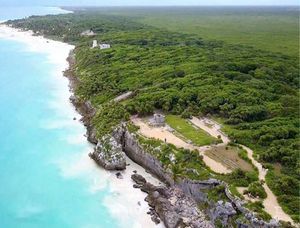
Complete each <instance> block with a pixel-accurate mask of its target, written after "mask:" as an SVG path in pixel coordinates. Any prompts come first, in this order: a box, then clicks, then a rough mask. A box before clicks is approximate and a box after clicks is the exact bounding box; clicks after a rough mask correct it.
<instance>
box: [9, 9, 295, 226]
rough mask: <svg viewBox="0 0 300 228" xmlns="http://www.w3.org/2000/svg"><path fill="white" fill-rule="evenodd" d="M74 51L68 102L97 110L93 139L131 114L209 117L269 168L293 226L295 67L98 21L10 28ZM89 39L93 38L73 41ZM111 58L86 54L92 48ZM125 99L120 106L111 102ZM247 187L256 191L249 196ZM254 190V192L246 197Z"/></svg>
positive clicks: (43, 21)
mask: <svg viewBox="0 0 300 228" xmlns="http://www.w3.org/2000/svg"><path fill="white" fill-rule="evenodd" d="M8 23H9V24H12V25H13V26H16V27H21V28H25V29H30V30H33V31H34V32H37V33H38V34H43V35H46V36H48V37H52V38H55V39H59V40H63V41H65V42H69V43H73V44H76V49H75V55H76V73H77V75H78V77H79V80H80V84H79V86H78V88H77V90H76V94H77V95H78V96H79V97H80V98H81V99H83V100H87V99H89V100H91V102H92V104H93V105H94V106H95V107H97V108H98V109H99V111H98V113H97V115H96V116H95V118H94V120H93V121H94V123H95V125H96V126H97V129H98V134H99V136H101V135H103V134H105V133H108V132H109V131H110V130H111V129H112V128H113V127H114V126H115V125H116V124H118V123H119V121H120V120H126V119H128V116H129V115H130V114H140V115H145V114H150V113H153V111H154V110H156V109H160V110H163V111H165V112H168V113H172V114H177V115H182V116H183V117H185V118H189V117H190V116H191V115H198V116H199V115H200V116H201V115H211V116H212V117H214V118H218V119H219V120H221V121H222V122H223V123H224V126H225V127H224V130H225V131H226V132H227V133H228V134H229V136H230V137H231V138H232V139H233V140H234V141H235V142H237V143H241V144H244V145H247V146H249V147H250V148H252V149H253V150H254V151H255V152H256V155H257V159H259V160H260V161H261V162H263V163H264V165H265V166H266V167H268V168H269V173H268V176H267V177H268V179H267V180H268V181H267V183H268V185H269V186H270V188H271V189H272V190H273V191H274V193H275V194H276V195H278V199H279V202H280V203H281V205H282V206H283V209H284V210H285V211H286V212H287V213H289V214H290V215H292V217H293V219H295V220H296V221H299V214H298V212H299V210H300V208H299V203H298V202H299V190H300V189H299V183H300V182H299V181H300V176H299V174H300V159H299V149H300V143H299V123H300V122H299V90H298V89H299V62H298V58H297V57H293V56H287V55H284V54H279V53H272V52H268V51H262V50H258V49H256V48H255V47H250V46H243V45H233V44H226V43H224V42H222V41H210V40H205V39H202V38H201V37H199V36H198V35H192V34H183V33H178V32H169V31H166V30H163V29H159V28H155V27H152V26H149V25H144V24H141V23H138V22H137V21H135V20H134V18H128V17H125V16H114V15H105V14H104V13H103V12H102V13H99V12H97V11H93V12H86V11H77V12H75V13H74V14H66V15H58V16H44V17H37V16H34V17H30V18H27V19H25V20H16V21H8ZM89 29H92V30H93V31H94V32H95V33H96V35H95V36H94V37H86V36H82V35H81V32H83V31H85V30H89ZM93 39H97V40H98V41H99V42H100V41H101V42H103V43H109V44H110V45H111V46H112V48H110V49H105V50H100V49H98V48H94V49H91V45H92V40H93ZM128 91H132V92H134V96H133V97H131V98H130V99H128V100H125V101H123V102H121V103H118V104H114V103H112V102H111V101H112V100H113V98H115V97H116V96H118V95H121V94H123V93H125V92H128ZM254 187H255V186H254ZM254 187H253V188H254Z"/></svg>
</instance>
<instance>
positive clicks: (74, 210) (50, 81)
mask: <svg viewBox="0 0 300 228" xmlns="http://www.w3.org/2000/svg"><path fill="white" fill-rule="evenodd" d="M4 11H5V10H4V9H0V12H4ZM34 12H36V8H35V9H34ZM38 12H40V14H45V13H49V12H48V11H47V10H45V9H44V10H43V13H41V11H38ZM59 12H60V11H59ZM51 13H54V12H53V8H52V9H51ZM26 15H30V10H29V9H28V8H27V11H26ZM23 16H24V12H23V11H22V14H21V15H20V14H18V13H17V11H14V10H12V11H11V14H9V12H8V10H6V14H5V16H3V15H1V17H0V19H2V20H3V19H12V18H18V17H23ZM55 69H56V65H55V64H53V63H51V62H50V61H49V59H48V57H47V56H46V55H45V54H44V53H39V52H32V51H31V50H29V49H28V47H27V46H26V44H24V43H22V42H17V41H14V40H9V39H0V227H1V228H19V227H20V228H27V227H30V228H32V227H38V228H47V227H59V228H60V227H61V228H68V227H72V228H77V227H80V228H81V227H82V228H94V227H97V228H98V227H100V228H102V227H104V228H114V227H116V228H118V227H128V228H131V227H141V226H140V225H139V224H135V223H134V222H133V221H134V216H135V215H137V214H135V211H137V209H133V208H132V207H131V206H130V205H128V207H129V208H126V205H124V204H116V203H118V200H120V199H118V195H120V193H118V192H117V189H118V184H115V185H114V187H113V188H112V186H111V185H110V182H113V181H116V177H115V175H114V174H110V173H108V172H106V171H104V170H101V169H100V168H98V167H97V166H96V165H95V164H94V162H92V161H91V160H90V159H89V158H88V156H87V153H88V152H90V151H91V150H92V147H91V146H90V145H89V144H88V143H87V141H86V138H85V137H84V136H83V135H84V134H85V129H84V127H83V125H82V124H81V123H80V121H79V118H80V116H79V115H78V114H77V113H76V112H75V110H74V108H73V107H72V106H71V104H70V103H69V101H68V96H69V94H68V89H67V88H68V81H67V79H66V78H64V77H62V76H61V75H60V74H58V73H57V71H56V70H55ZM73 117H76V120H73ZM123 184H124V182H123ZM131 188H132V187H131ZM132 189H133V188H132ZM120 191H122V189H121V190H120ZM132 191H137V190H132ZM135 194H140V193H134V192H133V195H135ZM124 200H125V202H126V199H124ZM130 203H132V202H131V201H129V204H130ZM134 205H136V202H134ZM130 207H131V208H130ZM129 212H130V213H129ZM128 213H129V214H128ZM120 214H121V215H122V214H123V215H124V216H123V217H120ZM144 228H145V226H144Z"/></svg>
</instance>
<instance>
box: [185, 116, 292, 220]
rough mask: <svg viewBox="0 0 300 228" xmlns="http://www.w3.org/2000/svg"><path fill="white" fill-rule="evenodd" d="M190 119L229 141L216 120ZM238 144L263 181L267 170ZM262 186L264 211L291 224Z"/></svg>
mask: <svg viewBox="0 0 300 228" xmlns="http://www.w3.org/2000/svg"><path fill="white" fill-rule="evenodd" d="M190 121H191V122H192V123H193V124H194V125H196V126H197V127H199V128H201V129H203V130H204V131H206V132H208V133H209V134H210V135H212V136H214V137H216V136H218V135H220V136H221V139H222V140H223V143H226V144H227V143H228V142H230V139H229V138H228V137H227V136H226V135H225V134H224V133H223V132H221V125H220V124H218V123H217V122H215V121H213V120H210V119H207V118H202V119H198V118H196V117H193V118H192V119H191V120H190ZM240 146H241V147H242V148H243V149H244V150H246V151H247V154H248V157H249V158H250V160H251V161H252V163H253V165H254V166H255V167H256V168H257V169H258V178H259V180H263V181H264V182H265V180H266V179H265V177H266V174H267V171H268V170H267V169H264V168H263V166H262V164H260V163H259V162H258V161H256V160H255V159H254V157H253V150H251V149H250V148H248V147H246V146H244V145H240ZM263 187H264V189H265V191H266V193H267V198H266V199H265V200H264V201H263V205H264V207H265V211H266V212H268V213H269V214H270V215H271V216H272V217H273V218H275V219H278V220H283V221H287V222H291V223H292V224H293V220H292V219H291V217H290V216H289V215H288V214H286V213H285V212H284V211H283V210H282V208H281V207H280V205H279V204H278V201H277V198H276V196H275V195H274V193H273V192H272V191H271V189H270V188H269V187H268V185H267V184H266V183H265V184H264V185H263Z"/></svg>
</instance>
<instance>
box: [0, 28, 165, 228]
mask: <svg viewBox="0 0 300 228" xmlns="http://www.w3.org/2000/svg"><path fill="white" fill-rule="evenodd" d="M0 38H3V39H8V40H13V41H16V42H21V43H23V44H25V46H26V50H28V51H30V52H36V53H42V54H46V55H47V59H48V61H49V63H51V64H53V66H55V69H54V70H53V75H55V79H63V77H62V75H63V71H65V70H66V72H67V71H68V70H67V69H68V67H69V63H68V62H67V60H66V58H67V56H68V55H69V53H70V52H71V51H72V50H73V49H74V46H72V45H69V44H66V43H62V42H58V41H53V40H50V39H47V38H44V37H41V36H33V33H32V32H30V31H22V30H20V29H15V28H11V27H9V26H7V25H0ZM67 78H68V79H69V81H68V80H67V79H65V80H57V81H54V82H53V83H54V86H53V90H54V92H55V93H57V94H55V93H54V96H55V97H54V99H55V100H56V101H60V99H68V100H69V97H70V96H72V91H73V89H74V86H75V84H74V83H72V80H70V77H67ZM68 85H69V90H68V89H67V88H68ZM58 88H59V89H58ZM62 88H63V89H62ZM64 101H65V100H64ZM63 103H64V102H62V103H56V104H50V105H52V106H54V108H55V106H57V107H58V106H60V105H62V104H63ZM68 104H69V106H68V107H64V110H65V111H66V112H71V113H72V114H73V113H74V106H73V105H72V104H71V102H68ZM77 110H78V106H77ZM69 114H70V113H69ZM80 114H81V115H80ZM80 114H78V113H76V115H75V118H77V119H80V118H82V117H83V118H84V116H82V113H80ZM83 122H84V121H83ZM73 123H74V120H70V121H69V122H68V123H67V124H73ZM70 126H71V125H70ZM48 127H49V126H48ZM50 127H51V126H50ZM82 137H83V136H82ZM74 140H75V141H76V140H78V139H74ZM79 140H81V139H79ZM74 143H76V142H74ZM86 143H87V142H86ZM91 149H92V148H91ZM73 160H74V159H72V160H71V161H73ZM68 162H69V163H70V161H65V163H68ZM127 164H129V166H127V169H126V171H123V172H121V173H122V176H123V179H118V178H117V177H116V175H115V174H116V173H117V172H109V171H106V170H104V169H102V168H99V167H98V166H97V165H96V164H95V163H94V161H93V160H91V159H90V158H89V157H88V152H87V151H86V152H85V153H84V154H82V157H81V158H80V157H79V158H77V160H75V161H74V162H73V163H72V164H71V165H70V164H67V165H66V164H64V162H63V164H61V165H63V166H64V168H63V169H65V171H64V170H63V171H62V173H64V172H65V174H66V176H68V175H70V176H72V175H78V172H81V171H82V170H83V171H86V170H88V171H89V172H94V175H95V172H97V173H96V175H99V176H100V177H101V179H102V178H103V179H104V180H103V182H104V183H98V182H97V181H96V180H95V179H93V180H91V181H92V182H93V183H92V186H91V188H90V190H91V191H98V190H101V189H103V188H104V187H105V186H108V187H109V189H110V192H111V193H112V194H109V195H108V197H106V198H105V201H104V202H103V203H104V205H105V206H106V207H107V209H108V211H109V212H110V214H112V216H113V217H114V218H116V219H117V220H119V223H120V224H121V225H124V227H126V226H127V227H128V225H130V226H131V227H135V228H139V227H164V226H163V224H162V223H160V224H159V225H155V224H154V223H153V222H152V221H151V217H150V216H149V215H147V211H149V209H150V207H149V206H148V203H147V202H145V201H144V198H145V197H146V193H144V192H141V191H140V190H139V189H135V188H133V187H132V185H133V184H134V182H133V181H132V180H131V174H133V171H134V170H137V172H138V174H141V175H143V176H145V177H147V180H150V181H151V182H153V183H154V184H159V181H158V180H156V179H155V178H153V177H152V176H151V175H150V174H148V173H147V172H146V171H145V170H144V169H143V168H142V167H141V166H139V165H137V164H136V163H134V162H132V161H131V160H127ZM102 175H103V176H102ZM95 200H97V199H95ZM128 208H131V209H130V210H128ZM99 210H101V207H100V204H99ZM128 219H129V220H128ZM130 222H131V223H130ZM129 223H130V224H129ZM121 227H123V226H121Z"/></svg>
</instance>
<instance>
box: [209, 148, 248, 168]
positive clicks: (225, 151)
mask: <svg viewBox="0 0 300 228" xmlns="http://www.w3.org/2000/svg"><path fill="white" fill-rule="evenodd" d="M239 150H240V149H239V148H237V147H232V146H216V147H212V148H211V149H209V150H207V151H205V152H204V153H205V154H206V155H207V156H209V157H210V158H212V159H214V160H215V161H217V162H220V163H222V164H223V165H224V166H226V167H227V168H229V169H231V170H234V169H237V168H240V169H242V170H244V171H253V167H252V165H251V164H250V163H249V162H247V161H245V160H243V159H241V158H240V157H239V155H238V152H239Z"/></svg>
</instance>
